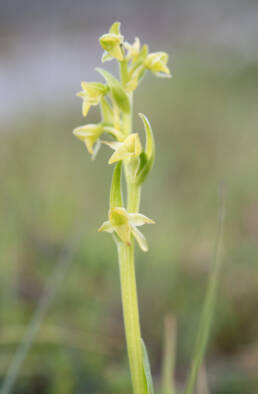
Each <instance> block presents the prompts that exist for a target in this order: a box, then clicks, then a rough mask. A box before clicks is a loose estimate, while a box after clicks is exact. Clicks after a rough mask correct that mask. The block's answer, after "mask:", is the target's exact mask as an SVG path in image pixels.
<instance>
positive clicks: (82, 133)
mask: <svg viewBox="0 0 258 394" xmlns="http://www.w3.org/2000/svg"><path fill="white" fill-rule="evenodd" d="M103 132H104V129H103V126H102V125H101V124H87V125H85V126H80V127H77V128H76V129H74V131H73V134H74V135H75V136H76V137H77V138H79V140H81V141H83V142H84V143H85V145H86V148H87V150H88V152H89V153H90V154H91V155H93V154H94V153H95V154H96V150H98V149H99V147H100V145H99V144H97V147H96V149H94V145H95V144H96V143H97V142H98V140H99V137H100V136H101V134H102V133H103Z"/></svg>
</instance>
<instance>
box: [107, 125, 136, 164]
mask: <svg viewBox="0 0 258 394" xmlns="http://www.w3.org/2000/svg"><path fill="white" fill-rule="evenodd" d="M103 143H105V144H106V145H108V146H110V148H112V149H114V151H115V152H114V153H113V155H112V156H111V157H110V159H109V162H108V163H109V164H113V163H115V162H116V161H120V160H124V159H128V158H138V157H139V156H140V154H141V152H142V145H141V141H140V138H139V135H138V134H137V133H134V134H130V135H129V136H128V137H126V139H125V140H124V141H123V142H117V141H114V142H113V141H111V142H109V141H103Z"/></svg>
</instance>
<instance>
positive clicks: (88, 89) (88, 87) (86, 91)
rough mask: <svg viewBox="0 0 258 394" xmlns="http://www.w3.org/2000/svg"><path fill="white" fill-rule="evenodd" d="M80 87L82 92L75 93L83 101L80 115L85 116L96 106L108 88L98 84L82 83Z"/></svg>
mask: <svg viewBox="0 0 258 394" xmlns="http://www.w3.org/2000/svg"><path fill="white" fill-rule="evenodd" d="M81 86H82V89H83V90H82V92H79V93H77V96H79V97H81V98H82V99H83V103H82V114H83V116H87V114H88V111H89V109H90V107H91V106H92V105H98V104H99V103H100V100H101V98H102V97H103V96H104V95H105V94H106V93H107V92H108V89H109V88H108V87H107V86H106V85H104V84H103V83H100V82H82V83H81Z"/></svg>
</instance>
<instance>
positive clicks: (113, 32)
mask: <svg viewBox="0 0 258 394" xmlns="http://www.w3.org/2000/svg"><path fill="white" fill-rule="evenodd" d="M99 42H100V45H101V46H102V48H103V49H104V50H105V52H104V54H103V56H102V61H103V62H105V61H107V60H112V59H113V58H115V59H117V60H119V61H122V60H124V53H123V42H124V37H123V36H122V35H121V34H120V23H119V22H115V23H113V25H112V26H111V28H110V29H109V33H107V34H104V35H103V36H101V37H100V39H99Z"/></svg>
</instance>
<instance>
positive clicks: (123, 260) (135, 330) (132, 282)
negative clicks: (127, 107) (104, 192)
mask: <svg viewBox="0 0 258 394" xmlns="http://www.w3.org/2000/svg"><path fill="white" fill-rule="evenodd" d="M120 75H121V82H122V84H123V86H125V85H126V82H127V79H128V71H127V61H123V62H120ZM130 99H131V106H132V96H131V97H130ZM122 121H123V124H122V131H123V132H124V134H125V135H129V134H130V133H131V129H132V108H131V111H130V113H129V114H122ZM125 173H126V168H125ZM126 183H127V194H128V196H127V197H128V198H127V209H128V212H138V209H139V205H140V187H139V186H137V185H135V184H133V183H131V181H130V177H128V176H127V175H126ZM117 245H118V257H119V270H120V282H121V293H122V306H123V316H124V325H125V336H126V344H127V352H128V358H129V366H130V372H131V378H132V385H133V393H134V394H145V393H146V382H145V375H144V368H143V357H142V344H141V328H140V321H139V309H138V298H137V288H136V277H135V265H134V240H133V238H132V240H131V246H127V245H125V244H124V243H122V242H119V243H118V244H117Z"/></svg>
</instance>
